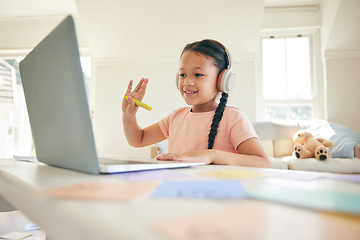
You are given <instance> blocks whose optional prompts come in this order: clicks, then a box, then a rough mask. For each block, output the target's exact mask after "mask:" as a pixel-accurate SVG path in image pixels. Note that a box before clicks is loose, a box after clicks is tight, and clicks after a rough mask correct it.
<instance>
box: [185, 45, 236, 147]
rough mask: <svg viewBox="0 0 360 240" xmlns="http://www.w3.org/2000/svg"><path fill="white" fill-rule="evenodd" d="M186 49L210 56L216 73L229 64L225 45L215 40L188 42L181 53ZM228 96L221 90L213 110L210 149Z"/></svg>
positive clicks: (209, 140) (209, 139)
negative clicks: (216, 69) (218, 101)
mask: <svg viewBox="0 0 360 240" xmlns="http://www.w3.org/2000/svg"><path fill="white" fill-rule="evenodd" d="M186 51H194V52H197V53H201V54H203V55H205V56H209V57H212V58H213V59H214V60H215V66H216V67H217V68H218V70H219V72H218V74H220V72H221V71H222V70H224V69H226V68H227V67H228V65H229V60H228V59H227V54H226V52H225V47H224V46H223V45H222V44H221V43H219V42H217V41H215V40H211V39H205V40H202V41H199V42H194V43H189V44H188V45H186V46H185V48H184V50H183V52H182V53H181V55H182V54H183V53H184V52H186ZM228 97H229V95H228V93H225V92H223V93H222V94H221V98H220V103H219V104H218V106H217V108H216V110H215V114H214V117H213V120H212V123H211V127H210V133H209V138H208V149H212V148H213V146H214V141H215V137H216V134H217V129H218V127H219V123H220V121H221V119H222V116H223V114H224V110H225V107H226V103H227V100H228Z"/></svg>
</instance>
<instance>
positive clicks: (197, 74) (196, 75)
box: [195, 73, 204, 77]
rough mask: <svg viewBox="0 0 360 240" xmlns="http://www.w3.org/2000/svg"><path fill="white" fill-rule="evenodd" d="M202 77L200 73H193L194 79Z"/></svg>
mask: <svg viewBox="0 0 360 240" xmlns="http://www.w3.org/2000/svg"><path fill="white" fill-rule="evenodd" d="M202 76H204V74H201V73H195V77H202Z"/></svg>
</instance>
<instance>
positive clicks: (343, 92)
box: [323, 0, 360, 131]
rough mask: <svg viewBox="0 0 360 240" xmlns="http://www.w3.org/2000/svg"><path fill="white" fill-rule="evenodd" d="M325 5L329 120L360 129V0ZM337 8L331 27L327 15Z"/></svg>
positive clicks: (325, 55)
mask: <svg viewBox="0 0 360 240" xmlns="http://www.w3.org/2000/svg"><path fill="white" fill-rule="evenodd" d="M324 4H325V5H324V9H323V18H324V19H323V22H325V23H326V24H324V25H326V29H328V30H327V32H326V36H328V39H325V40H324V46H323V49H324V64H325V69H326V70H325V71H326V79H327V81H326V83H327V109H328V119H329V120H330V121H333V122H337V123H341V124H345V125H347V126H349V127H351V128H353V129H356V130H358V131H360V124H359V123H360V94H359V89H360V15H359V12H360V1H358V0H341V1H340V2H339V1H338V0H332V1H324ZM334 9H337V10H336V15H335V18H334V19H333V20H332V21H331V24H332V25H331V26H330V27H329V24H330V23H329V22H330V21H329V22H326V20H328V19H327V18H326V17H327V16H329V15H331V13H332V12H334ZM329 12H330V13H329ZM328 18H329V17H328Z"/></svg>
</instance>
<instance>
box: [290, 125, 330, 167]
mask: <svg viewBox="0 0 360 240" xmlns="http://www.w3.org/2000/svg"><path fill="white" fill-rule="evenodd" d="M294 143H295V146H294V155H295V156H296V157H297V158H313V157H315V158H316V159H317V160H321V161H324V160H326V159H328V158H329V149H328V148H331V147H332V146H333V145H334V144H333V143H332V142H331V141H329V140H326V139H323V138H314V136H313V135H312V134H311V133H309V132H306V131H301V132H300V133H297V134H295V136H294Z"/></svg>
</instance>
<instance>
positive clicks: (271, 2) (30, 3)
mask: <svg viewBox="0 0 360 240" xmlns="http://www.w3.org/2000/svg"><path fill="white" fill-rule="evenodd" d="M248 1H252V0H248ZM321 2H322V0H264V4H265V7H282V6H284V7H289V6H308V5H320V4H321ZM0 6H1V7H0V18H13V17H38V16H59V15H61V16H62V15H66V14H74V13H77V7H76V3H75V0H0Z"/></svg>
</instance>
